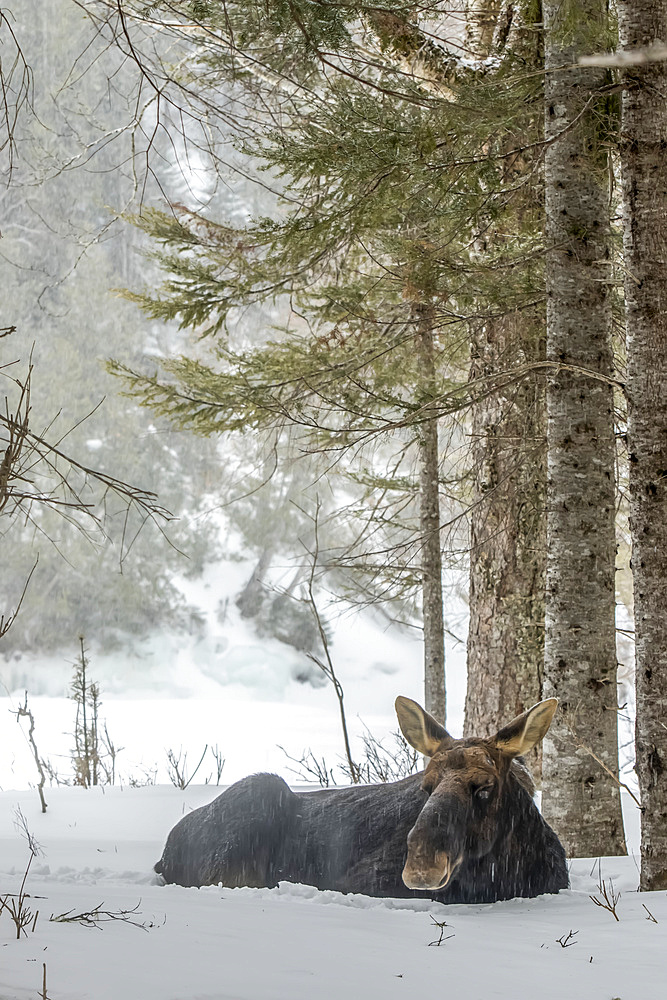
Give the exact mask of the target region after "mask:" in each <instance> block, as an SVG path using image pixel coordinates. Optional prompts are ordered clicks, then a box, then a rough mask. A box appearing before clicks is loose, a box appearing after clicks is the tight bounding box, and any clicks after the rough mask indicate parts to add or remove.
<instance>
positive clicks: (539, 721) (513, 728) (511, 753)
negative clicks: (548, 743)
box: [493, 698, 558, 757]
mask: <svg viewBox="0 0 667 1000" xmlns="http://www.w3.org/2000/svg"><path fill="white" fill-rule="evenodd" d="M557 708H558V698H547V700H546V701H540V702H538V704H537V705H533V707H532V708H529V709H528V711H527V712H523V713H522V714H521V715H517V717H516V719H513V720H512V722H510V723H509V724H508V725H507V726H503V728H502V729H501V730H500V732H499V733H497V734H496V736H495V737H494V739H493V743H494V744H495V746H496V747H497V748H498V750H500V752H501V753H504V754H506V755H507V756H508V757H519V756H521V754H524V753H528V751H529V750H532V749H533V747H534V746H535V745H536V744H537V743H539V742H540V741H541V740H543V739H544V737H545V736H546V734H547V730H548V728H549V726H550V725H551V720H552V719H553V717H554V713H555V711H556V709H557Z"/></svg>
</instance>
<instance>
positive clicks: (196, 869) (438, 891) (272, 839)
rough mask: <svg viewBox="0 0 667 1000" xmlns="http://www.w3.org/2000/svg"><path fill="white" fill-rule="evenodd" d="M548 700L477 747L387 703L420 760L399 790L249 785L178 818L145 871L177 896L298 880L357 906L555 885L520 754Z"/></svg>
mask: <svg viewBox="0 0 667 1000" xmlns="http://www.w3.org/2000/svg"><path fill="white" fill-rule="evenodd" d="M557 704H558V703H557V700H556V699H555V698H549V699H548V700H546V701H542V702H539V704H537V705H534V706H533V707H532V708H530V709H528V711H526V712H523V713H522V714H521V715H519V716H517V718H516V719H514V720H513V721H512V722H510V723H509V724H508V725H506V726H504V727H503V728H502V729H500V731H499V732H498V733H496V735H495V736H493V737H492V738H489V739H471V738H466V739H454V738H453V737H451V736H450V735H449V733H448V732H447V730H446V729H444V727H443V726H441V725H440V723H438V722H437V721H436V720H435V719H434V718H433V716H431V715H429V714H428V712H426V711H424V709H423V708H421V707H420V706H419V705H418V704H417V703H416V702H415V701H412V700H411V699H410V698H404V697H399V698H397V699H396V713H397V715H398V721H399V725H400V727H401V731H402V732H403V735H404V736H405V739H406V740H407V741H408V743H410V744H411V745H412V746H413V747H414V748H415V749H416V750H417V751H419V753H421V754H423V755H424V756H425V757H428V758H430V760H429V762H428V764H427V766H426V769H425V770H424V771H423V772H421V773H420V774H414V775H410V776H409V777H407V778H403V779H402V780H400V781H395V782H391V783H387V784H380V785H353V786H351V787H346V788H323V789H318V790H316V791H307V792H298V793H296V792H293V791H292V790H291V789H290V788H289V786H288V785H287V784H286V783H285V782H284V781H283V780H282V778H279V777H278V776H277V775H275V774H254V775H250V776H249V777H247V778H244V779H242V780H241V781H238V782H237V783H236V784H234V785H231V786H230V787H229V788H228V789H226V790H225V791H224V792H222V794H220V795H219V796H218V797H217V798H216V799H214V800H213V801H212V802H211V803H210V804H209V805H206V806H202V807H201V808H199V809H195V810H193V811H192V812H191V813H189V814H188V815H187V816H184V817H183V818H182V819H181V820H180V822H179V823H177V825H176V826H175V827H174V828H173V830H172V831H171V833H170V834H169V836H168V838H167V843H166V845H165V848H164V852H163V854H162V857H161V859H160V860H159V861H158V862H157V864H156V865H155V871H156V872H158V874H160V875H162V877H163V878H164V880H165V882H169V883H177V884H179V885H184V886H202V885H217V884H220V885H223V886H227V887H230V888H233V887H236V886H250V887H255V888H257V887H261V886H267V887H273V886H276V885H277V884H278V882H281V881H287V882H304V883H307V884H309V885H314V886H316V887H317V888H319V889H335V890H338V891H339V892H345V893H349V892H357V893H365V894H366V895H370V896H402V897H405V896H421V897H426V898H429V897H430V898H431V899H435V900H438V901H440V902H443V903H490V902H495V901H496V900H499V899H510V898H513V897H515V896H537V895H540V894H541V893H554V892H558V890H559V889H564V888H567V886H568V872H567V865H566V861H565V852H564V850H563V847H562V845H561V843H560V841H559V840H558V837H557V836H556V834H555V833H554V831H553V830H552V829H551V827H550V826H548V824H547V823H546V822H545V821H544V819H543V818H542V816H541V815H540V812H539V810H538V809H537V807H536V805H535V803H534V801H533V794H534V784H533V780H532V777H531V775H530V773H529V771H528V769H527V767H526V766H525V763H524V762H523V759H522V757H523V755H524V754H526V753H527V752H528V751H529V750H531V749H532V748H533V747H534V746H535V745H536V744H537V743H539V742H540V741H541V740H542V739H543V737H544V735H545V733H546V732H547V730H548V728H549V726H550V724H551V720H552V719H553V716H554V712H555V711H556V706H557Z"/></svg>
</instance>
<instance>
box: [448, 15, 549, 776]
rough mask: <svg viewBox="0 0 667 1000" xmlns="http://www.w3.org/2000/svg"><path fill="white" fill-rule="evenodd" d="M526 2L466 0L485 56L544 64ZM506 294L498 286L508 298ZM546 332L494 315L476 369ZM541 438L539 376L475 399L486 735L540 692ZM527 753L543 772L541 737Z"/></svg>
mask: <svg viewBox="0 0 667 1000" xmlns="http://www.w3.org/2000/svg"><path fill="white" fill-rule="evenodd" d="M522 8H523V5H522V4H518V5H516V4H515V5H510V4H507V3H502V4H500V3H495V4H493V3H492V4H480V3H479V2H478V0H470V3H469V6H468V29H469V44H470V45H471V46H472V47H473V49H474V51H475V52H476V53H477V54H478V55H480V56H485V55H490V54H492V53H498V52H501V51H505V52H507V50H508V47H511V51H512V53H513V56H514V57H515V58H521V60H522V61H523V63H524V65H525V66H530V67H535V68H537V67H538V66H540V64H541V53H540V51H539V45H538V43H537V41H536V40H537V39H538V38H539V33H537V32H536V31H535V30H534V26H533V25H529V24H526V23H525V21H524V20H523V9H522ZM520 145H521V136H515V135H510V136H508V139H507V143H506V146H507V149H508V150H511V149H515V148H517V147H518V146H520ZM502 162H503V165H504V171H505V175H506V176H505V177H504V178H503V180H504V183H505V184H506V185H507V186H508V187H510V186H512V185H516V182H517V180H518V179H519V178H520V177H521V176H522V175H524V174H527V173H528V172H529V171H530V170H531V168H532V167H533V164H531V162H530V160H529V158H527V157H526V156H525V155H524V156H522V157H519V156H516V157H510V158H508V159H506V160H504V161H502ZM536 202H537V197H536V192H535V188H534V185H532V184H525V185H523V186H522V187H521V189H520V191H519V192H518V193H517V194H516V195H515V197H514V199H513V201H512V204H511V206H510V210H511V212H512V215H511V216H510V215H509V214H508V216H507V217H505V218H503V221H502V235H493V236H491V238H494V239H497V240H507V239H508V238H509V237H510V234H511V232H512V227H515V228H516V231H519V230H520V229H521V228H522V227H525V226H526V225H527V224H528V222H529V220H531V221H530V224H535V221H536V220H537V224H538V225H539V224H540V222H541V218H542V206H541V205H539V204H536ZM488 238H489V235H488V233H487V239H488ZM502 297H503V296H502V290H499V293H498V299H499V301H501V302H502ZM544 336H545V318H544V312H543V310H542V309H541V308H533V309H525V310H523V311H520V312H509V313H507V314H506V315H504V316H498V317H495V318H490V319H487V320H486V321H485V322H484V323H482V324H480V325H479V326H478V327H477V329H475V330H474V331H473V343H472V359H473V360H472V365H471V370H470V377H471V379H472V380H475V379H479V378H481V379H483V378H484V377H485V376H489V377H492V376H494V375H496V374H497V373H498V371H509V370H511V369H512V367H513V366H515V365H518V364H525V363H530V362H531V361H543V360H544V358H545V341H544ZM482 384H483V383H482ZM545 449H546V430H545V416H544V382H543V378H542V377H534V378H530V379H525V380H523V381H520V382H516V383H512V384H511V385H510V386H508V387H507V388H505V389H502V390H498V391H496V392H492V393H488V394H483V395H482V396H481V397H480V399H479V401H478V402H477V403H475V406H474V408H473V418H472V469H473V475H474V484H473V504H472V508H471V512H470V585H469V595H470V599H469V604H470V625H469V630H468V655H467V666H468V686H467V694H466V705H465V723H464V734H465V735H466V736H484V735H491V734H492V733H494V732H495V731H496V730H497V728H498V726H499V725H501V724H502V723H503V720H507V719H513V718H515V716H517V715H520V714H521V712H523V711H525V710H526V709H527V708H530V707H531V705H534V704H535V703H536V702H538V701H539V700H540V699H541V697H542V668H543V662H544V572H545V561H546V539H545V512H544V487H545V481H546V468H545ZM530 756H531V760H530V764H531V768H532V770H533V773H534V774H535V777H536V778H537V779H538V781H539V777H540V771H541V746H540V747H539V748H536V749H535V750H533V751H532V752H531V755H530Z"/></svg>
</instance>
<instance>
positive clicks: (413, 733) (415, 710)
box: [396, 695, 452, 757]
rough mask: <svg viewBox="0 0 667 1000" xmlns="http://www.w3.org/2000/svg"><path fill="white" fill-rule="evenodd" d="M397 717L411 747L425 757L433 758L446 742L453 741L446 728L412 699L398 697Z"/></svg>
mask: <svg viewBox="0 0 667 1000" xmlns="http://www.w3.org/2000/svg"><path fill="white" fill-rule="evenodd" d="M396 715H397V716H398V724H399V726H400V727H401V732H402V733H403V735H404V736H405V738H406V740H407V741H408V743H409V744H410V746H411V747H414V748H415V750H418V751H419V753H422V754H424V756H425V757H432V756H433V754H435V753H437V751H438V750H439V749H440V748H441V746H442V743H443V742H444V741H447V742H449V741H451V739H452V738H451V736H450V735H449V733H448V732H447V730H446V729H445V727H444V726H441V725H440V723H439V722H436V721H435V719H434V718H433V716H432V715H429V714H428V712H425V711H424V709H423V708H422V707H421V705H418V704H417V702H416V701H413V700H412V698H404V697H403V695H399V696H398V698H397V699H396Z"/></svg>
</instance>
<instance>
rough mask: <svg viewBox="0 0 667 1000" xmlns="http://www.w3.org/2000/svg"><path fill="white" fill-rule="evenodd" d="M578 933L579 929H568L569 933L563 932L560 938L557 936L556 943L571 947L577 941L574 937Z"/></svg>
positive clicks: (562, 946)
mask: <svg viewBox="0 0 667 1000" xmlns="http://www.w3.org/2000/svg"><path fill="white" fill-rule="evenodd" d="M578 933H579V931H568V932H567V934H561V936H560V937H559V938H556V944H559V945H560V946H561V948H571V947H572V945H573V944H576V943H577V942H576V941H575V940H574V938H575V936H576V935H577V934H578Z"/></svg>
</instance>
